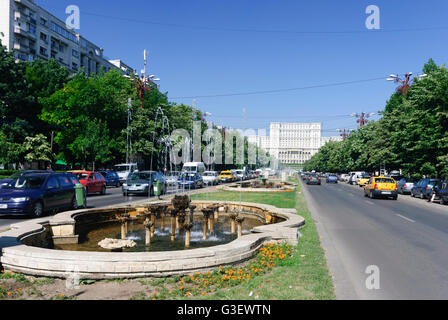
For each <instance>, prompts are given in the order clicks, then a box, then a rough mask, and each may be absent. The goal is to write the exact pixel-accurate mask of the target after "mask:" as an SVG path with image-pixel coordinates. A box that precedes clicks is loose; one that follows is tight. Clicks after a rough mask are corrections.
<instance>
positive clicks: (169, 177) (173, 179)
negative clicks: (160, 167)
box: [165, 171, 180, 186]
mask: <svg viewBox="0 0 448 320" xmlns="http://www.w3.org/2000/svg"><path fill="white" fill-rule="evenodd" d="M179 175H180V172H178V171H173V172H168V173H167V174H166V175H165V180H166V183H167V184H168V185H170V186H177V180H178V178H179Z"/></svg>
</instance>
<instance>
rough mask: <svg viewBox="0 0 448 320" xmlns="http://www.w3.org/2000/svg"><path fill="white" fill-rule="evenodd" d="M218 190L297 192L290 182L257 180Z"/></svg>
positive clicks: (229, 185)
mask: <svg viewBox="0 0 448 320" xmlns="http://www.w3.org/2000/svg"><path fill="white" fill-rule="evenodd" d="M218 188H219V189H220V190H223V191H234V192H270V193H277V192H292V191H295V190H296V188H295V186H294V184H292V183H288V182H279V181H275V182H273V181H270V182H266V183H262V182H261V181H255V180H253V181H245V182H236V183H231V184H226V185H222V186H220V187H218Z"/></svg>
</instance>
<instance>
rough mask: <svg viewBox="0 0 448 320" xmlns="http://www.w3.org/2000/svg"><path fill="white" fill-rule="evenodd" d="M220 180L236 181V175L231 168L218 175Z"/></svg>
mask: <svg viewBox="0 0 448 320" xmlns="http://www.w3.org/2000/svg"><path fill="white" fill-rule="evenodd" d="M218 179H219V181H220V182H233V181H235V176H234V175H233V172H232V171H230V170H226V171H221V173H220V174H219V177H218Z"/></svg>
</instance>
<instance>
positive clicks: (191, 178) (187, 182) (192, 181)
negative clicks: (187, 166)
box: [177, 171, 204, 189]
mask: <svg viewBox="0 0 448 320" xmlns="http://www.w3.org/2000/svg"><path fill="white" fill-rule="evenodd" d="M177 185H178V186H179V188H185V189H196V188H203V187H204V181H203V180H202V177H201V175H200V174H199V173H197V172H186V171H185V172H182V173H181V175H180V176H179V178H178V179H177Z"/></svg>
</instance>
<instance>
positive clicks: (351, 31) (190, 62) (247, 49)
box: [36, 0, 448, 136]
mask: <svg viewBox="0 0 448 320" xmlns="http://www.w3.org/2000/svg"><path fill="white" fill-rule="evenodd" d="M36 3H37V4H39V5H40V6H42V7H44V8H45V9H47V10H48V11H50V12H51V13H53V14H54V15H56V16H57V17H59V18H61V19H62V20H64V21H65V18H66V16H67V15H66V14H65V8H66V6H68V5H73V4H74V5H78V6H79V8H80V11H81V28H80V30H78V32H79V33H81V34H82V35H83V36H85V37H86V38H87V39H89V40H90V41H92V42H94V43H95V44H98V45H100V46H101V47H103V48H104V49H105V51H104V54H105V55H106V56H107V57H109V58H112V59H122V60H123V61H125V62H126V63H128V64H129V65H131V66H132V67H133V68H135V69H137V70H138V71H140V70H141V69H142V68H143V49H145V48H146V49H147V50H148V51H149V67H148V70H149V71H148V73H153V74H155V75H157V77H160V78H161V82H160V86H161V90H162V91H164V92H168V96H169V98H170V100H171V101H174V102H177V103H185V104H189V105H191V104H192V102H193V99H192V98H191V97H193V96H209V95H219V96H218V97H199V98H197V99H196V107H198V108H199V109H201V110H202V111H204V112H205V111H208V112H211V113H212V116H211V117H210V120H212V121H213V122H214V123H215V124H217V125H224V126H228V127H234V128H253V129H258V128H260V129H261V128H265V129H268V127H269V122H270V121H290V122H314V121H317V122H322V123H323V135H324V136H331V135H337V134H338V133H337V132H336V128H356V122H355V119H354V118H353V117H350V116H349V115H350V114H352V113H354V112H358V113H359V112H362V111H365V112H377V111H379V110H382V109H383V108H384V105H385V102H386V100H387V99H388V98H389V97H390V95H391V94H392V93H393V92H394V90H395V85H394V84H393V83H390V82H386V81H385V80H382V79H381V80H375V81H368V82H360V83H354V84H347V85H340V86H327V87H325V85H328V84H335V83H341V82H352V81H357V80H366V79H375V78H380V77H384V78H386V77H387V76H388V75H389V74H391V73H398V74H404V73H406V72H408V71H412V72H414V73H417V72H420V71H421V68H422V66H423V64H424V63H425V62H426V61H427V60H428V59H429V58H433V59H434V60H435V62H436V63H437V64H444V63H446V61H447V58H446V55H447V53H448V41H447V37H446V35H447V31H448V23H447V22H446V15H447V14H448V1H446V0H427V1H418V0H409V1H402V0H401V1H399V0H370V1H364V0H343V1H342V0H341V1H334V0H326V1H302V0H279V1H265V0H257V1H255V0H252V1H249V0H227V1H216V0H213V1H210V0H190V1H181V0H177V1H174V0H164V1H160V0H159V1H152V0H129V1H117V0H114V1H110V0H109V1H108V0H95V1H92V0H36ZM368 5H376V6H378V7H379V8H380V18H381V20H380V23H381V29H382V31H381V32H378V31H372V30H370V31H369V30H367V29H366V27H365V21H366V19H367V17H368V14H366V13H365V10H366V7H367V6H368ZM428 28H430V29H428ZM425 29H426V30H425ZM271 31H281V32H271ZM311 86H321V87H317V88H312V89H303V90H291V91H281V92H276V93H265V94H253V95H233V96H221V95H223V94H224V95H225V94H234V93H248V92H254V91H256V92H259V91H269V90H281V89H289V88H303V87H311ZM322 86H323V87H322ZM243 108H245V109H246V114H247V116H246V118H245V119H243V117H242V109H243ZM374 119H378V117H374Z"/></svg>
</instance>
